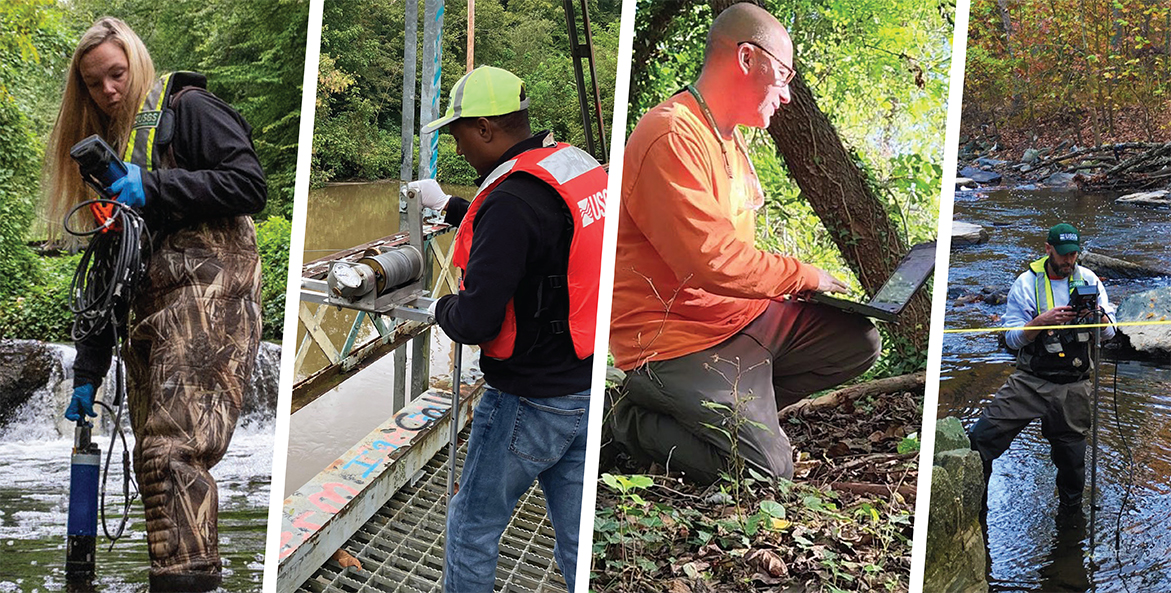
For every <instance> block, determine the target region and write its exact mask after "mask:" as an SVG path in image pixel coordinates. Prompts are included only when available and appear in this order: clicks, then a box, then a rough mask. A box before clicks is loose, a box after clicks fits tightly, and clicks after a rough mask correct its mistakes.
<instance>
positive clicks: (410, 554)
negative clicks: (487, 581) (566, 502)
mask: <svg viewBox="0 0 1171 593" xmlns="http://www.w3.org/2000/svg"><path fill="white" fill-rule="evenodd" d="M467 434H468V431H467V430H465V431H464V433H463V434H462V435H461V437H462V438H461V440H462V441H463V445H462V446H461V447H460V449H459V460H458V465H459V467H460V468H461V469H462V467H463V461H464V455H465V454H466V452H467V444H466V443H467V441H466V438H467ZM446 464H447V448H446V447H445V448H444V449H443V450H441V451H440V452H439V453H437V454H436V455H435V457H433V458H431V461H430V462H428V463H427V465H426V466H424V468H423V469H422V470H421V472H420V475H419V476H417V477H416V479H415V480H414V481H413V482H412V483H409V484H407V485H406V486H403V487H402V488H401V489H400V490H399V491H398V492H397V493H395V495H394V497H392V498H391V499H390V500H389V501H387V503H386V504H385V505H383V506H382V508H381V509H379V510H378V512H377V513H375V515H374V516H373V517H371V518H370V520H369V521H367V522H366V524H365V525H363V526H362V528H361V529H359V530H358V532H357V533H355V534H354V535H353V537H351V538H350V539H349V540H348V541H347V542H346V544H345V546H344V547H343V548H344V549H345V550H346V551H347V552H349V553H350V554H353V555H354V557H355V558H357V559H358V560H359V561H360V562H361V563H362V569H363V570H361V571H359V570H357V569H355V568H342V567H341V566H340V565H338V563H337V562H334V561H332V560H330V561H328V562H326V563H325V565H323V566H322V567H321V568H319V569H318V570H317V572H316V573H314V574H313V576H312V577H310V578H309V579H308V580H306V581H305V582H304V583H302V584H301V586H300V587H299V588H298V589H297V593H339V592H345V593H355V592H360V591H386V592H403V593H432V592H434V593H439V592H440V591H442V589H441V587H440V577H441V576H442V574H443V532H444V525H445V521H446V510H447V502H446V498H447V466H446ZM457 475H458V474H457ZM553 543H554V536H553V525H552V524H551V523H549V519H548V517H547V516H546V515H545V497H544V495H543V494H542V493H541V490H540V487H539V486H538V485H537V484H536V483H534V484H533V487H532V488H530V489H529V490H528V492H526V493H525V494H524V496H522V497H521V499H520V502H519V503H518V504H517V507H516V510H515V511H514V512H513V515H512V520H511V521H510V522H509V523H508V527H507V528H506V529H505V530H504V536H503V537H502V538H501V539H500V561H499V563H498V564H497V566H496V588H495V590H496V591H498V592H505V593H511V592H516V593H521V592H530V591H531V592H533V593H565V592H566V586H565V581H564V579H562V578H561V573H560V572H559V571H558V570H557V567H556V564H555V563H554V562H553Z"/></svg>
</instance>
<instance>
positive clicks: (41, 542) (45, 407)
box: [0, 346, 273, 593]
mask: <svg viewBox="0 0 1171 593" xmlns="http://www.w3.org/2000/svg"><path fill="white" fill-rule="evenodd" d="M54 352H55V353H56V355H57V356H58V357H59V358H60V359H61V360H62V361H63V362H64V363H66V364H70V365H71V364H72V360H71V359H72V356H73V351H72V349H71V348H68V347H64V346H62V347H58V348H56V349H55V350H54ZM56 380H57V381H58V382H57V383H51V384H50V385H47V386H46V387H45V388H43V389H40V390H39V391H38V392H37V393H35V394H34V395H33V396H32V397H31V398H30V399H29V400H28V401H27V402H26V403H25V404H24V405H23V406H21V408H20V410H18V411H17V413H16V415H15V416H14V418H13V419H12V420H11V421H9V422H8V423H7V424H6V425H4V426H0V476H2V479H0V592H4V593H7V592H13V591H22V592H29V593H31V592H36V591H65V590H67V586H66V583H65V524H66V519H67V516H68V506H69V505H68V503H69V467H70V453H71V451H72V448H73V431H72V428H71V426H70V425H71V424H72V423H70V422H68V421H67V420H64V419H63V418H62V413H63V411H64V410H65V407H66V405H67V403H68V401H69V394H70V392H71V385H67V384H62V383H61V382H60V380H61V377H60V376H57V377H56ZM68 382H71V379H69V381H67V383H68ZM104 416H105V414H104V413H99V417H98V420H99V421H102V420H103V417H104ZM107 424H108V423H107ZM109 434H110V431H109V429H108V427H107V428H103V427H102V425H100V424H99V427H98V428H97V429H95V436H94V442H96V443H98V445H99V446H100V447H101V449H102V463H103V464H104V463H105V460H106V456H107V455H106V453H107V450H108V446H109V443H110V436H109ZM126 434H127V438H128V444H129V446H130V449H131V450H133V448H134V438H133V435H132V434H131V433H130V430H129V423H127V424H126ZM272 450H273V421H272V417H271V411H269V412H268V413H267V414H261V413H258V414H256V415H253V416H251V417H247V418H241V420H240V423H239V424H238V425H237V428H236V431H235V434H234V435H233V436H232V442H231V445H230V446H229V448H228V452H227V454H226V455H225V456H224V458H223V460H222V461H220V463H219V464H218V465H216V466H215V467H214V468H212V470H211V473H212V475H213V476H214V477H215V479H216V482H217V484H218V486H219V508H220V513H219V548H220V555H221V556H222V558H223V566H224V570H223V574H224V583H223V586H222V588H221V591H231V592H233V593H237V592H243V591H260V584H261V579H262V577H263V572H264V545H265V534H266V531H267V529H266V527H267V523H268V506H269V483H270V477H271V473H272ZM121 451H122V449H121V445H120V444H117V445H116V446H115V448H114V454H113V458H114V461H113V463H112V464H111V466H110V474H109V483H108V485H107V500H106V514H107V522H108V524H109V526H110V529H111V531H113V530H115V529H116V528H117V525H118V521H119V518H120V517H121V501H122V470H121ZM149 566H150V559H149V557H148V555H147V544H146V521H145V519H144V517H143V508H142V501H141V499H139V500H137V501H135V503H134V504H133V505H132V507H131V509H130V521H129V523H128V526H127V528H126V533H125V536H124V537H123V538H122V539H120V540H118V542H117V544H116V545H115V546H114V548H113V550H110V549H109V542H108V541H107V540H106V539H105V538H103V537H102V526H101V520H100V519H99V522H98V550H97V578H96V579H95V580H94V583H93V589H92V590H94V591H102V592H109V593H129V592H136V593H137V592H144V591H146V590H147V582H148V577H147V567H149ZM68 590H74V589H68Z"/></svg>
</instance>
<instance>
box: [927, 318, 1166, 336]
mask: <svg viewBox="0 0 1171 593" xmlns="http://www.w3.org/2000/svg"><path fill="white" fill-rule="evenodd" d="M1138 325H1171V319H1167V320H1164V319H1159V320H1158V321H1119V322H1117V323H1083V324H1079V325H1029V326H1024V325H1018V326H1016V327H976V328H972V329H944V330H943V333H945V334H975V333H981V332H1007V331H1013V330H1017V329H1024V330H1033V329H1080V328H1093V327H1110V326H1114V327H1135V326H1138Z"/></svg>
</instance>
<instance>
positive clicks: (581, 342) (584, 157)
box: [452, 142, 607, 360]
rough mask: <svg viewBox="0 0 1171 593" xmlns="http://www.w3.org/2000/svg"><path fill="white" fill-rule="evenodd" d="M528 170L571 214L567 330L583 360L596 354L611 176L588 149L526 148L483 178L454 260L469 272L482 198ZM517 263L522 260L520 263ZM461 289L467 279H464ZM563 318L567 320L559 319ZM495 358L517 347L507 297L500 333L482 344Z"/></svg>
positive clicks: (457, 238) (457, 240) (455, 247)
mask: <svg viewBox="0 0 1171 593" xmlns="http://www.w3.org/2000/svg"><path fill="white" fill-rule="evenodd" d="M517 172H523V173H528V174H529V175H532V176H534V177H536V178H537V179H540V180H541V181H544V182H545V183H547V184H548V185H549V186H550V187H552V188H553V190H554V191H556V192H557V195H559V196H561V199H562V200H564V201H565V205H566V206H568V207H569V212H571V213H573V240H572V241H571V242H570V245H569V266H568V272H567V276H566V281H565V288H566V289H568V292H569V319H568V320H567V321H568V329H569V333H570V337H571V338H572V340H573V348H574V351H575V352H576V353H577V357H578V358H580V359H585V358H586V357H588V356H590V355H591V354H593V352H594V332H595V330H596V328H597V319H598V276H599V275H600V273H601V265H602V230H603V227H604V226H605V217H606V183H607V176H606V172H605V170H603V169H602V166H601V165H599V164H598V161H596V160H594V158H593V157H592V156H590V155H589V154H588V153H586V152H585V151H583V150H581V149H579V148H576V147H574V146H570V145H569V144H564V143H560V142H558V143H556V144H555V145H553V146H547V147H544V146H543V147H541V148H534V149H532V150H527V151H525V152H523V153H521V154H519V155H517V156H516V158H513V159H511V160H508V161H506V162H504V163H501V164H500V166H498V167H496V169H494V170H493V171H492V172H491V173H489V174H488V177H487V179H485V180H484V183H483V185H481V186H480V189H479V191H477V192H476V197H475V198H473V199H472V203H471V204H470V205H469V206H468V212H467V214H466V215H464V219H463V222H461V223H460V227H459V231H458V232H457V233H456V235H455V243H454V245H453V246H452V249H453V253H452V263H454V264H455V265H456V267H458V268H459V269H461V270H466V269H467V266H468V257H469V255H470V254H471V249H472V232H473V230H472V229H473V222H474V220H475V218H476V212H477V211H478V210H479V209H480V206H481V205H483V203H484V200H485V199H487V198H488V195H489V194H491V193H492V190H494V189H495V188H496V186H498V185H500V183H501V182H503V181H504V180H505V179H507V178H508V176H509V175H512V174H513V173H517ZM518 265H519V263H518ZM460 288H463V280H462V279H461V280H460ZM561 321H564V320H561ZM480 347H481V348H482V349H483V351H484V353H485V354H486V355H488V356H489V357H491V358H495V359H499V360H504V359H507V358H509V357H511V356H512V355H513V350H514V349H515V347H516V312H515V311H514V308H513V300H512V299H510V300H509V301H508V305H507V307H506V309H505V312H504V322H503V324H502V325H501V327H500V333H499V334H497V336H496V337H495V338H492V339H491V340H489V341H488V342H487V343H484V344H480Z"/></svg>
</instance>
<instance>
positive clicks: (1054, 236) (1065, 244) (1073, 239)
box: [1045, 222, 1081, 255]
mask: <svg viewBox="0 0 1171 593" xmlns="http://www.w3.org/2000/svg"><path fill="white" fill-rule="evenodd" d="M1078 239H1079V237H1078V234H1077V229H1075V228H1073V225H1071V224H1065V223H1064V222H1063V223H1061V224H1059V225H1056V226H1054V227H1053V228H1051V229H1049V238H1047V239H1045V242H1046V243H1048V244H1050V245H1052V246H1053V250H1054V251H1056V252H1057V253H1058V254H1060V255H1065V254H1067V253H1071V252H1074V251H1081V245H1079V244H1078Z"/></svg>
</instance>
